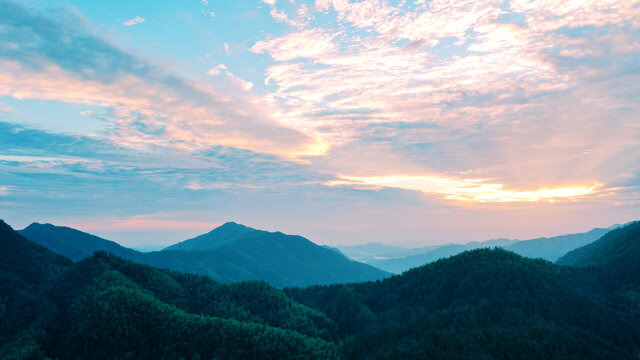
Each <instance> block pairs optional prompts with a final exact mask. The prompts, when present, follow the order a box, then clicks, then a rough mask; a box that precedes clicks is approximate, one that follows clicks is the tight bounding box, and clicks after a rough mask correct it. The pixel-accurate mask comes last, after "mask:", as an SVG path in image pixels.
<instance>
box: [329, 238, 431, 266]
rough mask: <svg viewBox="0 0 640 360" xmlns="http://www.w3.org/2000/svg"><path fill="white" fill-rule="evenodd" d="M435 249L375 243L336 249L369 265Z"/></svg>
mask: <svg viewBox="0 0 640 360" xmlns="http://www.w3.org/2000/svg"><path fill="white" fill-rule="evenodd" d="M437 247H438V245H435V246H425V247H421V248H413V249H408V248H404V247H399V246H390V245H384V244H380V243H375V242H370V243H366V244H362V245H351V246H347V245H339V246H337V248H338V249H340V251H341V252H342V253H343V254H345V255H346V256H348V257H349V258H351V259H353V260H356V261H362V262H364V263H370V262H372V261H376V260H386V259H395V258H402V257H407V256H412V255H418V254H423V253H426V252H428V251H430V250H433V249H435V248H437Z"/></svg>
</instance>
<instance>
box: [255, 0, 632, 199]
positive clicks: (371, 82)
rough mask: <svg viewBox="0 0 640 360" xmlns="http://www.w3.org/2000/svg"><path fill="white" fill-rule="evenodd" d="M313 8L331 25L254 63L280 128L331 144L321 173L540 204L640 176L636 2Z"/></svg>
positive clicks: (276, 44) (334, 4)
mask: <svg viewBox="0 0 640 360" xmlns="http://www.w3.org/2000/svg"><path fill="white" fill-rule="evenodd" d="M314 10H315V11H321V12H324V13H323V14H322V15H318V16H324V17H327V18H329V19H330V20H329V21H326V22H324V23H323V25H322V26H319V25H317V24H316V23H314V25H313V26H314V27H313V28H312V29H306V30H301V31H297V32H293V33H288V34H285V35H282V36H280V37H270V36H267V38H266V39H265V40H261V41H258V42H257V43H256V44H255V45H254V47H253V48H252V51H254V52H258V53H262V52H265V53H268V54H270V55H271V56H272V58H273V59H274V60H275V63H274V64H273V65H271V66H270V67H269V68H268V69H267V72H266V83H267V85H269V86H273V87H275V90H274V91H272V92H270V93H269V94H267V98H268V99H269V101H270V102H271V103H272V104H273V105H274V107H276V108H277V109H278V115H277V116H278V118H279V119H281V121H282V122H283V123H286V124H287V125H288V126H290V127H293V128H297V129H301V131H304V132H305V133H308V134H312V135H313V136H314V137H316V138H320V139H322V140H323V141H324V142H326V143H329V144H331V151H330V153H329V154H328V157H327V158H324V159H318V160H317V161H316V163H318V164H320V163H321V164H322V165H323V166H327V167H328V168H330V169H332V171H334V172H335V173H340V174H344V173H349V172H351V173H353V171H354V169H355V170H356V173H358V172H359V173H363V174H370V173H375V174H381V175H384V174H385V172H387V173H388V174H389V175H390V176H392V175H393V174H398V173H400V174H404V173H452V174H461V173H466V174H469V176H473V178H491V179H497V180H496V181H498V183H499V184H502V185H503V188H504V189H514V188H515V189H517V188H520V189H534V190H531V191H533V192H535V191H536V190H535V189H541V188H546V187H548V188H563V186H561V185H558V186H555V185H554V184H583V183H586V184H589V183H590V182H592V181H593V182H596V183H603V184H609V183H612V182H614V179H615V177H616V176H617V174H618V173H620V172H623V171H624V168H625V167H629V166H630V167H631V168H633V169H637V168H638V165H634V164H631V163H630V162H631V161H632V160H631V159H633V158H634V155H633V154H637V153H639V152H640V147H639V144H638V143H637V139H638V138H639V137H640V131H639V130H638V127H637V126H636V125H634V124H635V123H637V121H636V120H635V119H637V117H638V115H639V114H640V106H639V105H638V101H637V94H638V91H640V85H639V84H640V78H639V77H638V66H637V64H638V59H640V23H639V22H638V20H637V19H638V18H640V17H639V16H640V7H637V6H634V5H633V3H632V2H629V3H624V4H620V3H619V2H617V1H611V2H607V1H605V2H596V1H593V2H592V1H588V2H570V3H567V2H563V1H555V0H551V1H548V2H545V3H544V4H542V3H540V2H536V1H524V0H523V1H519V0H518V1H510V2H508V4H506V5H505V3H504V1H493V0H482V1H475V0H474V1H449V0H436V1H430V2H428V3H427V2H400V3H399V4H396V3H393V4H392V3H390V2H386V1H378V0H366V1H338V0H336V1H322V0H319V1H316V4H315V8H314ZM311 31H313V32H314V33H313V35H312V36H311V35H310V32H311ZM314 39H316V40H317V39H320V43H321V44H325V40H327V41H330V43H328V42H327V43H326V44H328V45H322V46H319V45H317V44H315V43H314ZM307 43H308V44H309V46H308V47H307V46H303V45H300V46H297V44H307ZM289 44H292V45H289ZM315 49H321V50H318V51H316V50H315ZM613 119H615V120H613ZM612 121H613V123H615V125H613V123H612ZM400 124H402V126H400ZM407 124H412V125H411V126H408V125H407ZM421 125H428V126H426V127H422V126H421ZM595 148H597V149H598V150H594V149H595ZM588 149H591V150H590V151H589V152H586V153H585V151H587V150H588ZM623 149H625V150H623ZM371 159H376V161H371ZM623 163H624V164H626V165H623ZM634 171H635V170H634ZM505 191H506V190H505Z"/></svg>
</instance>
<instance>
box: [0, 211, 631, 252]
mask: <svg viewBox="0 0 640 360" xmlns="http://www.w3.org/2000/svg"><path fill="white" fill-rule="evenodd" d="M0 220H2V219H0ZM636 221H640V220H632V221H630V222H626V223H616V224H611V225H609V226H602V227H593V228H590V229H586V230H583V231H578V232H565V233H557V234H547V235H544V236H537V237H532V238H507V237H491V238H486V239H476V240H461V241H458V242H442V243H437V242H436V243H432V242H429V243H410V244H406V243H386V242H377V241H369V242H362V243H354V244H343V243H331V244H328V243H324V242H321V241H317V240H314V239H312V238H310V237H308V236H305V235H304V234H297V233H287V232H286V231H281V230H277V229H276V230H269V229H262V228H258V227H255V226H251V225H247V224H243V223H239V222H237V221H233V220H229V221H225V222H223V223H220V224H218V225H215V227H214V228H211V229H209V230H205V231H204V232H202V233H197V234H194V235H191V236H188V237H186V238H181V239H178V240H175V239H174V240H172V241H169V242H166V243H164V242H163V243H145V244H143V245H141V246H140V245H135V243H134V244H133V245H132V244H129V243H128V241H127V240H124V241H123V239H114V238H111V237H109V233H101V232H99V231H98V232H92V231H88V230H83V229H81V228H76V227H72V226H68V225H64V224H54V223H50V222H37V221H35V222H31V223H30V224H29V225H26V226H22V227H14V229H16V230H24V229H25V228H27V227H28V226H30V225H33V224H39V225H53V226H56V227H68V228H71V229H74V230H79V231H82V232H85V233H88V234H90V235H95V236H98V237H100V238H102V239H104V240H109V241H113V242H115V243H117V244H119V245H120V246H123V247H126V248H130V249H134V250H138V251H140V252H151V251H160V250H162V249H164V248H166V247H169V246H171V245H175V244H178V243H180V242H183V241H186V240H191V239H193V238H195V237H198V236H200V235H205V234H207V233H209V232H211V231H213V230H215V229H216V228H218V227H220V226H222V225H225V224H227V223H234V224H237V225H241V226H247V227H249V228H253V229H255V230H259V231H267V232H282V233H284V234H285V235H293V236H302V237H304V238H306V239H307V240H309V241H311V242H313V243H314V244H316V245H319V246H325V245H326V246H334V247H352V246H362V245H369V244H379V245H386V246H394V247H398V248H404V249H418V248H421V247H425V246H444V245H452V244H469V243H473V242H477V243H483V242H487V241H493V240H501V239H505V240H510V241H516V242H519V241H527V240H535V239H540V238H551V237H556V236H564V235H573V234H581V233H587V232H590V231H592V230H595V229H612V228H614V227H617V226H623V225H628V224H629V223H632V222H636ZM9 225H10V226H11V225H12V224H9ZM12 227H13V226H12ZM134 234H135V233H134ZM133 240H136V239H135V237H133Z"/></svg>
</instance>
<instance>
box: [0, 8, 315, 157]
mask: <svg viewBox="0 0 640 360" xmlns="http://www.w3.org/2000/svg"><path fill="white" fill-rule="evenodd" d="M2 6H3V9H5V10H6V11H3V13H2V14H1V15H0V17H2V18H1V19H0V20H1V21H2V22H3V23H5V24H6V26H5V28H6V31H4V32H2V34H0V41H1V42H2V43H3V48H6V49H7V50H6V51H3V52H0V78H2V80H3V81H2V83H1V84H0V95H8V96H11V97H13V98H16V99H49V100H58V101H63V102H68V103H78V104H84V105H96V106H102V107H105V108H109V109H112V110H113V111H111V114H112V115H113V117H112V118H111V119H110V123H111V126H110V132H111V137H112V138H113V139H114V141H118V142H120V143H123V144H138V145H144V144H158V145H164V146H174V147H182V148H194V149H198V148H206V147H210V146H212V145H226V146H235V147H239V148H246V149H251V150H256V151H261V152H266V153H272V154H279V155H282V156H285V157H289V158H296V157H298V156H304V155H317V154H321V153H323V152H325V151H326V149H327V147H326V145H324V144H322V143H321V142H319V141H318V140H316V139H313V138H311V137H309V136H308V135H305V134H303V133H302V132H300V131H298V130H294V129H291V128H287V127H285V126H283V124H282V123H279V122H278V121H277V120H276V119H275V118H272V117H271V115H270V113H271V112H272V111H271V110H270V106H269V105H268V104H260V99H259V98H258V97H257V96H256V95H255V94H252V93H250V92H247V89H250V88H251V84H250V83H249V82H246V81H244V80H242V79H239V78H237V77H234V76H230V77H229V79H228V80H225V79H220V80H221V81H219V82H218V84H217V85H218V86H220V89H218V88H216V86H212V85H210V84H207V83H204V82H201V81H197V80H195V79H191V78H187V77H184V76H181V75H179V74H177V73H176V72H175V71H173V70H172V69H169V68H166V67H164V66H161V65H157V64H154V63H152V62H150V61H148V60H145V59H142V58H139V57H137V56H134V55H132V54H130V53H128V52H126V51H124V50H122V49H119V48H118V47H116V46H114V45H112V44H111V43H109V42H108V41H106V40H104V39H102V38H100V37H98V36H96V35H94V34H92V33H90V32H89V30H88V29H83V28H81V29H78V28H77V25H73V26H71V25H66V24H62V23H58V22H56V21H55V20H52V19H51V18H47V17H42V16H39V15H34V14H31V13H29V12H28V11H27V10H26V9H24V8H22V7H20V6H19V5H17V4H14V3H12V2H3V3H2ZM27 34H28V35H27ZM25 37H28V38H30V39H32V40H33V39H37V40H38V41H35V40H34V41H23V42H21V39H23V40H24V39H25ZM63 38H64V39H65V41H62V40H61V39H63ZM4 45H6V47H5V46H4ZM54 49H55V50H54ZM1 59H4V60H1Z"/></svg>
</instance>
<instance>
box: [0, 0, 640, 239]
mask: <svg viewBox="0 0 640 360" xmlns="http://www.w3.org/2000/svg"><path fill="white" fill-rule="evenodd" d="M0 9H1V10H0V44H1V45H0V218H3V219H6V221H7V222H8V223H9V224H11V225H12V226H16V227H20V228H23V227H25V226H27V225H28V224H30V223H31V222H48V223H52V224H55V225H60V226H69V227H72V228H76V229H79V230H82V231H86V232H89V233H92V234H96V235H98V236H101V237H104V238H106V239H109V240H113V241H116V242H118V243H120V244H123V243H125V244H127V245H126V246H128V247H147V246H163V245H162V244H169V243H168V242H169V241H170V240H172V239H173V240H175V239H183V240H184V239H188V238H190V237H193V236H197V235H199V234H202V233H204V232H207V231H209V230H211V229H213V228H214V227H215V225H216V224H222V223H224V222H225V221H221V220H226V219H234V221H236V222H238V223H242V224H251V225H250V226H252V227H255V228H257V229H265V230H269V231H282V232H284V233H287V234H300V235H302V236H304V237H306V238H308V239H310V240H312V241H313V242H316V243H318V244H327V245H336V244H339V245H356V244H364V243H367V242H378V243H382V244H387V245H396V246H414V245H415V246H416V247H418V246H427V245H436V244H445V243H465V242H470V241H485V240H487V239H492V238H509V239H521V240H522V239H532V238H538V237H543V236H555V235H553V234H571V233H579V232H585V231H588V230H590V229H593V228H598V227H600V228H602V227H608V226H611V225H613V224H623V223H628V222H630V221H633V220H636V218H637V215H636V214H638V213H639V211H640V164H638V161H637V159H639V158H640V141H639V140H640V124H639V123H638V119H640V101H639V100H640V95H639V94H640V71H638V65H637V64H638V63H640V21H639V20H638V19H640V6H637V4H632V2H619V3H618V2H615V1H614V2H577V3H566V2H560V1H558V2H549V3H545V4H542V3H536V2H531V1H524V0H508V1H506V2H505V1H471V2H447V1H445V0H443V1H438V0H432V1H421V0H418V1H410V2H407V1H404V0H402V1H401V0H393V1H391V0H389V1H382V0H365V1H355V2H353V1H346V0H317V1H301V0H297V1H293V0H262V1H253V2H233V3H229V2H216V1H212V0H189V1H183V0H171V1H165V2H162V3H160V4H158V3H154V2H150V1H139V2H134V3H131V2H129V1H123V0H117V1H109V2H95V1H88V0H64V1H51V2H32V1H26V0H15V1H13V0H12V1H9V0H0ZM206 229H209V230H206ZM409 244H413V245H409Z"/></svg>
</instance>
